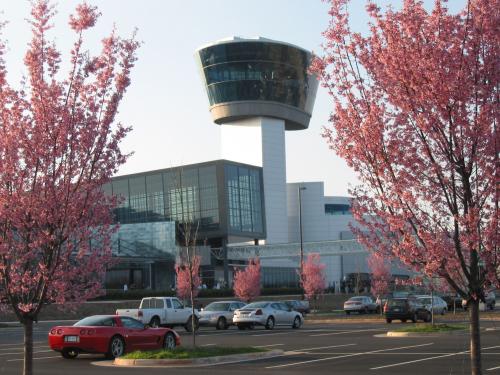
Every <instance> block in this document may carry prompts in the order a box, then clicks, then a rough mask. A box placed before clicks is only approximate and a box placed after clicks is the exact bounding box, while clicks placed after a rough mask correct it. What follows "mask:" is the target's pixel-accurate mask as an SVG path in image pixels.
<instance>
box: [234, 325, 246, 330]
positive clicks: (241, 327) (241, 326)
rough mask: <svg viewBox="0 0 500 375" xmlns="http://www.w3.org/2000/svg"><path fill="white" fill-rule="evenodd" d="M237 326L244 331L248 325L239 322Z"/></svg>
mask: <svg viewBox="0 0 500 375" xmlns="http://www.w3.org/2000/svg"><path fill="white" fill-rule="evenodd" d="M236 327H238V329H239V330H240V331H243V330H244V329H245V328H246V327H245V326H244V325H242V324H238V325H237V326H236Z"/></svg>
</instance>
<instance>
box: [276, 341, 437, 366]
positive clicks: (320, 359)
mask: <svg viewBox="0 0 500 375" xmlns="http://www.w3.org/2000/svg"><path fill="white" fill-rule="evenodd" d="M429 345H434V343H433V342H430V343H426V344H419V345H410V346H400V347H397V348H389V349H379V350H372V351H369V352H362V353H355V354H346V355H339V356H335V357H327V358H318V359H312V360H309V361H301V362H294V363H285V364H283V365H276V366H268V367H266V368H280V367H289V366H297V365H304V364H309V363H314V362H322V361H329V360H332V359H339V358H348V357H356V356H360V355H366V354H371V353H379V352H387V351H391V350H399V349H410V348H417V347H421V346H429Z"/></svg>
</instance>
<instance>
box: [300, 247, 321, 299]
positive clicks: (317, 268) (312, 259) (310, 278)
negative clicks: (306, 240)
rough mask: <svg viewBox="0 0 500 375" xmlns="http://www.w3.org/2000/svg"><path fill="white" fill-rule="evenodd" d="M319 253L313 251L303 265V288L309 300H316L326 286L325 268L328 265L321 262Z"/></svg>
mask: <svg viewBox="0 0 500 375" xmlns="http://www.w3.org/2000/svg"><path fill="white" fill-rule="evenodd" d="M320 262H321V259H320V256H319V254H317V253H311V254H309V255H308V256H307V258H306V261H305V262H304V265H303V266H302V270H303V271H302V277H301V279H302V288H303V289H304V294H305V296H306V297H307V298H308V299H309V300H314V299H316V298H317V296H318V295H320V294H322V293H323V291H324V290H325V288H326V279H325V268H326V265H325V264H323V263H320Z"/></svg>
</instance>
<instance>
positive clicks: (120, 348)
mask: <svg viewBox="0 0 500 375" xmlns="http://www.w3.org/2000/svg"><path fill="white" fill-rule="evenodd" d="M123 353H125V341H123V338H122V337H121V336H113V337H112V338H111V341H110V342H109V348H108V353H107V355H106V356H107V357H108V358H111V359H115V358H118V357H120V356H122V355H123Z"/></svg>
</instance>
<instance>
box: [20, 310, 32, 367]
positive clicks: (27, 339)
mask: <svg viewBox="0 0 500 375" xmlns="http://www.w3.org/2000/svg"><path fill="white" fill-rule="evenodd" d="M22 323H23V326H24V369H23V375H32V374H33V320H31V319H29V318H28V319H26V320H24V321H23V322H22Z"/></svg>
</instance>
